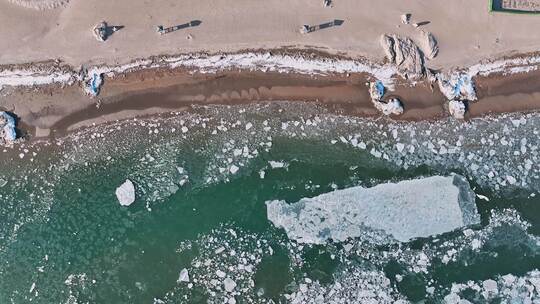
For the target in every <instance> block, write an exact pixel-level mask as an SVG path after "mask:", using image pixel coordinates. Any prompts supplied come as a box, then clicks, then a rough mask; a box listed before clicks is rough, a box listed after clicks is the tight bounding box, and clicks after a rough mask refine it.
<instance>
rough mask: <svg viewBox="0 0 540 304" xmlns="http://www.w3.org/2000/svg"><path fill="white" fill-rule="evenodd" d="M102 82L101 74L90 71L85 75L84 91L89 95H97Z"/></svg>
mask: <svg viewBox="0 0 540 304" xmlns="http://www.w3.org/2000/svg"><path fill="white" fill-rule="evenodd" d="M102 84H103V74H100V73H98V72H90V76H89V77H88V76H87V77H86V80H85V81H84V92H85V93H86V94H87V95H89V96H91V97H96V96H98V95H99V91H100V89H101V85H102Z"/></svg>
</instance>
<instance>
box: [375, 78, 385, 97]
mask: <svg viewBox="0 0 540 304" xmlns="http://www.w3.org/2000/svg"><path fill="white" fill-rule="evenodd" d="M375 88H376V89H377V93H378V94H379V96H381V97H382V96H384V84H383V83H382V81H380V80H377V81H376V82H375Z"/></svg>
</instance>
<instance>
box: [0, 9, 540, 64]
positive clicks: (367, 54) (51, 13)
mask: <svg viewBox="0 0 540 304" xmlns="http://www.w3.org/2000/svg"><path fill="white" fill-rule="evenodd" d="M405 13H410V14H412V21H413V22H429V24H426V25H424V26H422V27H423V28H424V29H426V30H429V31H431V32H432V33H434V34H435V36H436V37H437V40H438V41H439V44H440V47H441V52H440V55H439V56H438V57H437V58H436V59H435V60H434V61H433V62H432V63H431V65H432V66H433V68H435V69H441V68H450V67H453V66H467V65H471V64H474V63H476V62H478V61H480V60H485V59H490V58H495V57H500V56H502V55H508V54H511V53H526V52H531V51H537V50H538V42H539V41H540V33H538V31H533V30H530V29H533V28H535V27H536V26H537V25H538V17H537V16H534V15H533V16H528V15H512V14H497V13H489V11H488V1H468V0H455V1H443V0H435V1H430V0H421V1H418V0H405V1H399V2H396V1H393V0H379V1H374V0H373V1H372V0H370V1H355V0H336V1H333V4H332V7H324V6H323V1H312V0H300V1H294V2H287V3H284V2H283V1H279V0H269V1H264V2H260V1H252V0H240V1H236V2H235V3H234V5H231V3H230V2H229V1H222V0H221V1H205V2H200V1H195V0H187V1H181V2H178V1H174V0H157V1H152V3H151V4H149V3H146V2H143V1H129V0H118V1H113V2H104V1H81V0H72V1H70V2H69V4H68V5H67V6H65V7H60V8H57V9H53V10H43V11H37V10H31V9H27V8H23V7H20V6H17V5H15V4H12V3H10V2H8V1H7V0H3V1H0V20H1V21H0V22H1V23H0V25H1V26H0V39H1V41H2V43H1V44H0V64H1V65H5V64H15V63H28V62H35V61H45V60H51V59H60V60H62V61H64V62H66V63H68V64H70V65H72V66H79V65H81V64H91V63H94V64H96V63H107V64H121V63H127V62H130V61H132V60H133V59H134V58H146V57H149V56H153V55H160V54H179V53H190V52H201V51H204V52H210V53H215V52H237V51H240V50H245V49H275V48H281V47H291V48H299V49H303V48H306V47H307V48H317V49H321V50H324V51H326V52H329V53H334V54H345V55H348V56H350V57H359V56H361V57H364V58H367V59H369V60H373V61H380V60H382V59H383V53H382V52H381V50H380V46H379V37H380V35H381V34H383V33H397V34H407V35H414V34H415V33H416V32H417V30H416V29H415V28H413V27H411V26H404V25H403V24H401V22H400V16H401V15H402V14H405ZM335 19H338V20H343V21H344V22H343V24H342V25H341V26H334V27H331V28H327V29H324V30H320V31H316V32H314V33H312V34H311V35H301V34H300V33H299V28H300V27H301V26H302V25H303V24H309V25H316V24H322V23H325V22H329V21H332V20H335ZM101 20H107V21H108V22H109V23H110V24H111V25H121V26H125V28H123V29H121V30H120V31H118V32H117V33H115V34H114V35H113V36H112V37H111V39H109V40H108V41H107V42H106V43H101V42H98V41H96V40H95V39H93V37H92V33H91V28H92V27H93V26H94V25H95V24H96V23H98V22H100V21H101ZM192 20H200V21H201V24H200V25H199V26H196V27H190V28H186V29H184V30H182V31H179V32H176V33H172V34H171V35H166V36H160V35H158V34H157V33H156V26H157V25H164V26H173V25H178V24H184V23H187V22H190V21H192ZM13 29H17V30H13ZM188 35H191V36H192V38H193V39H190V40H188V39H186V37H187V36H188Z"/></svg>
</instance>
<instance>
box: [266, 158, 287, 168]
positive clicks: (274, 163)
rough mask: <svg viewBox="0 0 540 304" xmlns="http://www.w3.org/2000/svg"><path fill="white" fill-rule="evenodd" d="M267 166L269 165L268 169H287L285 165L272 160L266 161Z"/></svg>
mask: <svg viewBox="0 0 540 304" xmlns="http://www.w3.org/2000/svg"><path fill="white" fill-rule="evenodd" d="M268 164H269V165H270V167H272V169H277V168H285V167H287V163H285V162H280V161H274V160H271V161H268Z"/></svg>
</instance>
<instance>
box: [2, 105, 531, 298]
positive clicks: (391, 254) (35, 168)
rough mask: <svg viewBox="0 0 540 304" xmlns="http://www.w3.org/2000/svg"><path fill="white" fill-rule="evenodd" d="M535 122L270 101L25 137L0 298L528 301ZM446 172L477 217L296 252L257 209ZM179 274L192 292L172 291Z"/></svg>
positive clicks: (180, 287) (9, 207) (11, 177)
mask: <svg viewBox="0 0 540 304" xmlns="http://www.w3.org/2000/svg"><path fill="white" fill-rule="evenodd" d="M539 122H540V115H538V114H536V113H530V114H521V115H518V114H514V115H506V116H498V117H492V118H485V119H476V120H472V121H469V122H465V123H463V122H456V121H453V120H444V121H437V122H418V123H409V122H401V123H396V122H392V121H390V120H385V119H378V120H372V119H363V118H353V117H345V116H337V115H334V114H331V113H328V112H327V111H326V110H324V109H323V108H319V107H317V106H314V105H308V104H302V103H294V104H291V103H286V102H283V103H270V104H264V103H263V104H257V105H249V106H234V107H233V106H211V107H200V108H194V109H192V110H190V111H188V112H181V113H171V114H169V115H163V116H159V117H152V118H144V119H143V118H139V119H132V120H127V121H122V122H116V123H112V124H108V125H102V126H96V127H92V128H87V129H84V130H83V131H79V132H76V133H72V134H70V135H68V136H66V137H63V138H58V139H51V140H50V141H48V142H41V143H37V142H34V143H27V144H26V145H25V146H24V147H21V148H18V150H20V151H17V152H14V151H12V150H8V152H5V153H4V157H2V160H1V164H2V166H1V167H0V168H1V169H0V175H1V177H2V180H3V181H5V182H2V183H1V184H3V186H2V187H1V188H0V195H1V196H0V202H1V208H0V235H1V236H0V278H1V279H0V302H2V303H11V302H13V303H21V302H29V301H32V302H33V303H87V302H88V303H207V302H209V303H265V302H270V301H274V302H275V303H289V302H296V303H299V302H310V303H312V302H314V301H315V302H319V303H328V302H330V301H336V302H338V301H339V299H342V300H343V301H344V302H357V303H366V302H369V301H371V302H373V303H393V302H396V301H403V302H407V301H410V302H417V301H420V300H423V299H425V300H426V302H428V303H439V302H442V301H448V302H450V303H453V302H452V301H457V300H456V299H459V298H462V299H468V300H469V301H471V302H485V303H488V302H493V301H497V300H501V299H508V300H509V299H513V300H517V301H518V302H517V303H519V300H523V301H524V300H525V299H526V298H535V299H536V300H538V297H539V295H540V284H539V282H540V273H538V272H536V271H535V270H536V269H539V268H540V239H539V237H538V236H539V235H540V196H539V195H537V194H538V191H539V190H540V180H539V174H540V173H539V170H540V168H539V165H538V164H539V162H538V161H539V159H538V158H539V155H538V147H537V146H536V145H537V144H538V140H537V138H538V127H537V126H539V125H540V124H539ZM450 173H459V174H462V175H463V176H465V177H466V178H467V179H468V181H469V183H470V184H471V187H472V188H473V190H474V192H475V193H476V194H479V195H481V197H479V198H477V199H476V205H477V208H478V210H479V213H480V214H481V220H482V221H481V224H480V225H477V226H473V227H468V228H463V229H458V230H456V231H453V232H449V233H446V234H443V235H440V236H433V237H429V238H422V239H417V240H414V241H411V242H408V243H397V242H396V243H390V244H386V245H376V244H374V243H370V242H369V240H365V239H361V240H360V239H350V240H347V241H346V242H335V243H333V242H330V243H328V244H325V245H309V244H298V243H296V242H295V241H294V240H289V239H288V238H287V235H286V234H285V232H284V231H283V229H278V228H276V227H274V226H273V225H272V223H271V222H270V221H269V220H268V219H267V216H266V205H265V202H266V201H269V200H276V199H277V200H285V201H287V202H289V203H294V202H296V201H298V200H300V199H301V198H305V197H313V196H317V195H319V194H322V193H326V192H330V191H332V190H335V189H344V188H349V187H353V186H358V185H361V186H364V187H371V186H375V185H377V184H380V183H384V182H398V181H402V180H406V179H413V178H418V177H426V176H432V175H448V174H450ZM126 179H130V180H132V181H133V182H134V184H135V185H136V194H137V199H136V201H135V203H134V204H133V205H131V206H129V207H122V206H120V204H119V203H118V201H117V199H116V197H115V194H114V193H115V189H116V187H118V186H119V185H120V184H122V183H123V182H124V181H125V180H126ZM483 197H487V198H489V201H486V200H485V199H483ZM381 221H384V219H381ZM184 268H185V269H186V270H188V273H189V282H183V281H178V279H179V274H180V272H181V270H182V269H184ZM508 274H511V275H512V276H511V277H510V276H508ZM226 280H228V281H227V282H229V284H225V283H224V282H225V281H226ZM491 280H493V281H491ZM231 281H232V282H234V287H233V289H232V291H228V290H227V289H229V287H231V284H230V282H231ZM486 282H487V283H486ZM493 282H494V283H493ZM493 284H495V288H496V291H494V290H493ZM227 285H228V286H227Z"/></svg>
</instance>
